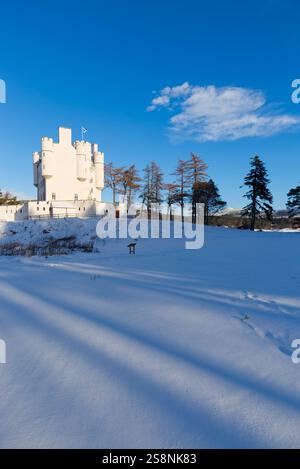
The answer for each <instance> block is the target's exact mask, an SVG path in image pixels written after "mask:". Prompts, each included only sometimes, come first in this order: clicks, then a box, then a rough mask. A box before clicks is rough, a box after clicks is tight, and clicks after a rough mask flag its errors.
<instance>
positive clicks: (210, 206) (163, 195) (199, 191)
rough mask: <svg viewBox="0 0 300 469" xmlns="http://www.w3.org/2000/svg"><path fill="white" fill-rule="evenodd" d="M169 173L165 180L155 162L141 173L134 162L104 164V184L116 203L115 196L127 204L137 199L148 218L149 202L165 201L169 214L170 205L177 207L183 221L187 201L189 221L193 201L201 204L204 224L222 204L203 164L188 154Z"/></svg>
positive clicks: (194, 209)
mask: <svg viewBox="0 0 300 469" xmlns="http://www.w3.org/2000/svg"><path fill="white" fill-rule="evenodd" d="M170 176H171V177H170V178H169V179H170V181H168V182H166V181H165V176H164V173H163V171H162V169H161V168H160V166H159V165H158V164H157V163H156V162H155V161H152V162H151V163H150V164H147V166H146V167H145V168H144V169H143V173H142V176H140V175H139V171H138V169H137V168H136V166H135V165H131V166H129V167H116V166H114V164H113V163H108V164H106V165H105V184H106V186H107V187H109V188H110V189H111V190H112V199H113V203H114V204H116V200H117V196H121V197H122V198H123V199H124V200H126V201H127V204H128V206H130V205H131V204H132V202H133V200H135V199H136V198H138V199H139V200H140V201H141V203H142V205H143V206H144V207H145V208H146V210H147V213H148V216H149V217H150V215H151V206H152V204H157V205H158V206H160V205H161V204H162V203H166V204H167V206H168V211H169V213H170V214H171V212H172V209H173V208H174V206H179V207H180V212H181V220H182V221H184V208H185V205H186V204H187V203H190V204H191V205H192V221H193V222H195V220H196V204H197V203H203V204H204V206H205V211H204V217H205V223H208V219H209V216H211V215H213V214H215V213H217V212H218V211H220V210H221V209H222V208H224V207H225V206H226V202H225V201H223V200H222V198H221V196H220V193H219V189H218V187H217V185H216V183H215V182H214V181H213V180H212V179H210V178H209V177H208V175H207V165H206V163H205V162H204V161H203V159H202V158H200V157H199V156H198V155H196V154H195V153H191V155H190V157H189V158H188V159H187V160H182V159H180V160H179V161H178V162H177V166H176V167H175V168H174V171H173V172H172V173H171V175H170Z"/></svg>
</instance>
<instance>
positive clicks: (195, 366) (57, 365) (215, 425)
mask: <svg viewBox="0 0 300 469" xmlns="http://www.w3.org/2000/svg"><path fill="white" fill-rule="evenodd" d="M53 222H54V221H53ZM59 222H62V221H59V220H57V221H56V222H55V223H58V225H57V227H58V228H57V229H58V230H59V226H62V225H59ZM68 222H70V220H69V221H68ZM31 223H32V222H31ZM43 223H47V222H43ZM64 223H65V222H64ZM93 223H94V221H91V220H90V221H88V220H86V221H81V220H77V221H72V223H70V224H69V225H68V226H69V227H70V233H71V231H72V229H73V228H74V226H75V225H76V224H77V225H76V226H77V233H79V231H78V230H79V224H82V226H81V228H80V229H81V230H82V231H81V232H80V233H81V234H82V235H84V233H87V236H90V237H91V236H93V235H94V225H93ZM29 225H30V222H28V226H27V229H26V230H24V232H27V233H30V229H31V228H30V227H31V226H32V225H30V226H29ZM15 226H16V225H15ZM25 226H26V223H25ZM37 226H40V225H38V224H37ZM41 226H42V230H43V229H45V227H44V226H43V224H42V225H41ZM72 227H73V228H72ZM2 228H3V229H2V236H3V233H6V237H7V236H8V234H7V230H8V227H7V226H6V227H4V226H3V227H2ZM9 229H12V227H11V226H10V227H9ZM20 229H21V230H23V229H24V224H23V225H19V228H18V229H17V232H18V233H19V231H20ZM51 229H52V228H51ZM36 230H37V228H35V229H34V230H33V231H34V233H36ZM62 233H63V234H64V235H65V228H63V229H62ZM44 234H45V233H44ZM205 235H206V239H205V246H204V248H203V249H201V250H199V251H188V250H184V248H183V247H184V246H183V241H182V240H140V241H138V245H137V254H136V256H129V255H128V252H127V247H126V244H127V242H126V240H122V241H121V240H120V241H116V240H115V241H113V240H111V241H106V242H105V243H104V242H102V241H99V243H100V244H99V245H98V247H99V250H100V252H98V253H86V254H84V253H75V254H72V255H69V256H55V257H54V256H53V257H48V258H44V257H30V258H28V257H0V338H1V339H4V340H5V341H6V345H7V364H2V365H1V364H0V396H1V398H0V446H1V447H3V448H4V447H13V448H15V447H18V448H32V447H35V448H36V447H38V448H41V447H50V448H60V447H70V448H77V447H80V448H82V447H83V448H101V447H106V448H115V447H120V448H136V447H146V448H150V447H152V448H153V447H155V448H159V447H167V448H180V447H184V448H189V447H191V448H193V447H194V448H195V447H196V448H215V447H218V448H219V447H236V448H240V447H247V448H248V447H259V448H260V447H266V448H268V447H300V433H299V421H300V364H299V365H295V364H293V363H292V361H291V352H292V349H291V347H290V344H291V342H292V340H293V339H295V338H300V295H299V291H300V263H299V246H300V236H299V233H263V232H255V233H250V232H246V231H239V230H231V229H222V228H209V229H206V233H205ZM9 236H17V237H18V236H19V234H15V235H13V234H10V235H9ZM20 236H21V235H20ZM28 236H29V238H30V235H28ZM33 236H36V234H33ZM20 239H21V237H20Z"/></svg>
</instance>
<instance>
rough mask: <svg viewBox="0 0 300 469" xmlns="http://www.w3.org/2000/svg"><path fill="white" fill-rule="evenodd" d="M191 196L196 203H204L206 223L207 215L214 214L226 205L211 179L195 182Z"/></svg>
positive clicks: (205, 220)
mask: <svg viewBox="0 0 300 469" xmlns="http://www.w3.org/2000/svg"><path fill="white" fill-rule="evenodd" d="M193 197H194V198H195V199H196V202H197V203H202V204H204V223H205V224H206V225H207V224H208V220H209V216H211V215H214V214H215V213H217V212H218V211H220V210H221V209H222V208H224V207H225V206H226V202H224V201H223V200H222V199H221V196H220V193H219V189H218V187H217V185H216V184H215V182H214V181H213V180H212V179H209V181H202V182H197V183H196V184H195V185H194V191H193Z"/></svg>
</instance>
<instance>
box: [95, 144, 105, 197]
mask: <svg viewBox="0 0 300 469" xmlns="http://www.w3.org/2000/svg"><path fill="white" fill-rule="evenodd" d="M94 164H95V183H96V188H97V189H99V190H102V189H104V153H102V152H101V151H98V146H97V147H96V151H95V146H94Z"/></svg>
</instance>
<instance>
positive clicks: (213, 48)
mask: <svg viewBox="0 0 300 469" xmlns="http://www.w3.org/2000/svg"><path fill="white" fill-rule="evenodd" d="M299 13H300V4H299V2H297V1H296V0H295V1H294V0H290V1H287V0H285V1H276V0H264V1H261V0H260V1H255V0H251V1H249V0H246V1H243V2H240V1H234V0H227V1H226V2H224V1H215V2H207V1H201V0H185V1H184V2H183V1H176V0H173V1H169V0H160V1H156V0H152V1H149V0H143V1H136V0H128V1H124V0H123V1H122V0H110V1H109V2H108V1H102V0H98V1H89V0H87V1H86V2H80V1H65V0H60V1H56V0H51V1H44V2H40V1H26V2H23V1H22V2H21V1H11V2H7V3H6V4H2V5H1V12H0V14H1V28H0V52H1V53H0V78H1V79H4V80H5V82H6V86H7V102H6V104H0V158H1V163H2V164H1V173H0V187H4V188H9V189H12V190H15V191H17V192H18V193H23V194H27V195H31V196H33V197H34V196H35V190H34V187H33V186H32V166H31V154H32V151H34V150H39V147H40V138H41V136H43V135H46V136H54V137H56V135H57V127H58V125H65V126H67V127H72V129H73V137H74V139H76V138H80V128H81V126H84V127H86V128H87V129H88V131H89V132H88V134H87V138H88V139H89V140H90V141H94V142H98V143H99V145H100V148H101V149H102V150H103V151H104V152H105V157H106V161H113V162H115V163H116V164H122V165H125V164H131V163H135V164H136V165H137V166H138V167H139V168H143V167H144V166H145V165H146V164H147V162H150V161H151V160H156V161H157V162H158V163H159V164H160V165H161V167H162V168H163V169H164V170H165V172H166V173H168V172H172V170H173V168H174V166H175V165H176V161H177V159H178V158H187V157H188V156H189V153H190V152H191V151H193V152H195V153H197V154H199V155H201V156H202V157H203V158H204V159H205V161H206V162H207V164H208V166H209V175H210V176H211V177H212V178H213V179H214V180H215V181H216V182H217V184H218V185H219V188H220V190H221V193H222V196H223V197H224V198H225V200H227V202H228V205H229V206H231V207H239V206H241V205H242V204H244V200H243V198H242V194H243V190H241V189H240V188H239V186H240V185H241V184H242V180H243V177H244V175H245V173H246V172H247V171H248V166H249V158H250V157H251V156H253V155H254V154H259V155H260V156H261V157H262V158H263V160H264V161H265V162H266V165H267V168H268V170H269V174H270V178H271V180H272V184H271V189H272V191H273V193H274V205H275V207H276V208H281V207H284V205H285V202H286V193H287V191H288V190H289V189H290V187H292V186H295V185H296V184H297V183H298V182H299V180H300V160H299V156H300V132H299V130H300V129H299V120H300V104H299V105H296V104H293V103H292V102H291V92H292V88H291V82H292V81H293V80H294V79H296V78H300V65H299V56H300V54H299V53H300V50H299V49H300V30H299V22H298V19H299ZM183 84H186V85H185V86H184V87H183V88H180V89H179V88H176V87H178V86H181V85H183ZM162 90H163V91H162ZM176 90H177V91H176ZM178 90H179V92H178ZM166 96H167V98H166ZM162 97H164V98H163V99H162V100H161V98H162ZM157 98H159V99H158V101H154V104H153V103H152V100H153V99H154V100H155V99H157ZM151 103H152V105H151ZM191 103H192V104H191ZM147 108H148V110H147ZM244 117H245V119H244ZM241 119H242V120H243V121H244V120H245V122H244V123H243V126H241V122H242V121H241ZM174 134H175V136H176V138H174ZM243 135H246V136H243Z"/></svg>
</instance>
